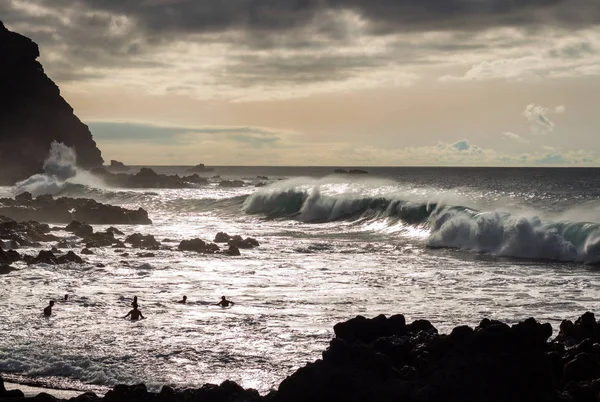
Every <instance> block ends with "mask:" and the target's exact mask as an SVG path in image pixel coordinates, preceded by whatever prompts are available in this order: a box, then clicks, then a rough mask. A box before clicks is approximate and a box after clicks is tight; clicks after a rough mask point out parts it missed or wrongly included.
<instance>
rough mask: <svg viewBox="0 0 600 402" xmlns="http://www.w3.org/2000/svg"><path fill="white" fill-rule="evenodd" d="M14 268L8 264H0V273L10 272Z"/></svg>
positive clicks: (14, 269)
mask: <svg viewBox="0 0 600 402" xmlns="http://www.w3.org/2000/svg"><path fill="white" fill-rule="evenodd" d="M16 270H17V269H16V268H13V267H11V266H10V265H4V264H0V275H6V274H10V273H11V272H13V271H16Z"/></svg>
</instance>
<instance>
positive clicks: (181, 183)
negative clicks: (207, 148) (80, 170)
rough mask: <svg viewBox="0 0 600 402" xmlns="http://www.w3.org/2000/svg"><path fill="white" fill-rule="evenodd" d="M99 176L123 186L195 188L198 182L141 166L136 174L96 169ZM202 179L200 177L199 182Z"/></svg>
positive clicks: (109, 183)
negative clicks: (159, 172)
mask: <svg viewBox="0 0 600 402" xmlns="http://www.w3.org/2000/svg"><path fill="white" fill-rule="evenodd" d="M92 173H94V174H95V175H97V176H99V177H101V178H102V180H104V181H105V182H106V184H108V185H109V186H111V187H123V188H193V187H194V186H195V185H196V184H197V183H194V182H193V179H194V178H193V177H192V178H190V177H187V178H181V177H179V176H178V175H165V174H158V173H156V172H155V171H154V170H152V169H150V168H146V167H144V168H141V169H140V171H139V172H138V173H136V174H125V173H110V172H108V171H107V170H106V169H95V170H94V171H93V172H92ZM201 182H202V179H200V178H198V183H201Z"/></svg>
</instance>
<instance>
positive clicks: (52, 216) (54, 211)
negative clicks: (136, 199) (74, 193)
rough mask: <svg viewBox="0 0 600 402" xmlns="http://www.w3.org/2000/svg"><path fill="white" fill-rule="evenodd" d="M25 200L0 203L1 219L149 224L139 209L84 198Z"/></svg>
mask: <svg viewBox="0 0 600 402" xmlns="http://www.w3.org/2000/svg"><path fill="white" fill-rule="evenodd" d="M23 194H29V193H23ZM26 198H27V197H24V196H22V197H21V198H20V199H19V200H17V199H12V198H2V199H0V215H4V216H6V217H9V218H11V219H13V220H17V221H28V220H35V221H41V222H53V223H71V222H72V221H73V220H75V221H79V222H87V223H88V224H103V225H106V224H109V225H110V224H151V223H152V221H151V220H150V219H149V218H148V213H147V212H146V211H145V210H143V209H142V208H139V209H138V210H137V211H134V210H129V209H125V208H121V207H119V206H115V205H108V204H101V203H99V202H97V201H95V200H92V199H87V198H67V197H61V198H57V199H53V198H51V197H44V198H41V197H38V198H36V199H34V200H33V201H25V199H26ZM49 230H50V229H49V228H48V231H49ZM40 241H44V240H40Z"/></svg>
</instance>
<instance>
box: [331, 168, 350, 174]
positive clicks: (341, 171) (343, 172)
mask: <svg viewBox="0 0 600 402" xmlns="http://www.w3.org/2000/svg"><path fill="white" fill-rule="evenodd" d="M333 173H339V174H348V171H347V170H345V169H335V170H334V171H333Z"/></svg>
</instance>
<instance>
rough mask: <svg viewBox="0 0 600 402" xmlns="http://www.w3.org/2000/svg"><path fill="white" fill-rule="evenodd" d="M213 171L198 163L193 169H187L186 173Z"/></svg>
mask: <svg viewBox="0 0 600 402" xmlns="http://www.w3.org/2000/svg"><path fill="white" fill-rule="evenodd" d="M214 170H215V169H213V168H208V167H206V166H204V163H200V164H198V165H196V166H194V167H191V168H189V169H188V170H186V172H189V173H202V172H213V171H214Z"/></svg>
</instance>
